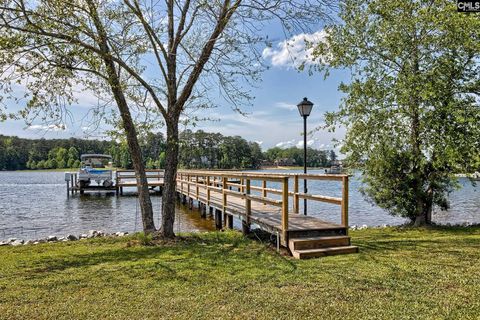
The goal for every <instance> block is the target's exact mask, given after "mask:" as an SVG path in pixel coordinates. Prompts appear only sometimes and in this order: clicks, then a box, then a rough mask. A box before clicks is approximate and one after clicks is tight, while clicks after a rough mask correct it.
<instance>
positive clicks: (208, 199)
mask: <svg viewBox="0 0 480 320" xmlns="http://www.w3.org/2000/svg"><path fill="white" fill-rule="evenodd" d="M206 182H207V205H208V206H209V207H210V176H206Z"/></svg>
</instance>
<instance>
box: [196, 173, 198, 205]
mask: <svg viewBox="0 0 480 320" xmlns="http://www.w3.org/2000/svg"><path fill="white" fill-rule="evenodd" d="M195 197H196V198H197V200H198V174H197V175H196V176H195Z"/></svg>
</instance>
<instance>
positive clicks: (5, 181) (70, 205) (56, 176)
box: [0, 170, 480, 240]
mask: <svg viewBox="0 0 480 320" xmlns="http://www.w3.org/2000/svg"><path fill="white" fill-rule="evenodd" d="M280 172H282V173H285V172H286V171H284V170H282V171H280ZM288 172H296V171H294V170H292V171H288ZM309 172H310V173H322V171H315V170H312V171H309ZM460 183H461V184H462V185H463V188H462V189H460V190H458V191H456V192H454V193H453V194H452V195H451V197H450V200H451V206H452V208H451V210H449V211H446V212H442V211H439V210H435V211H434V215H433V220H434V221H435V222H437V223H443V224H445V223H452V224H461V223H480V197H479V196H480V187H479V186H477V187H473V186H472V185H471V184H470V182H469V181H468V180H467V179H461V180H460ZM301 185H302V184H301ZM359 186H360V182H359V180H358V177H352V178H351V180H350V215H349V220H350V225H364V224H366V225H369V226H376V225H383V224H390V225H396V224H402V223H404V222H405V221H406V220H405V219H402V218H398V217H392V216H390V215H389V214H387V213H386V212H385V211H383V210H382V209H380V208H378V207H376V206H372V205H371V204H370V203H368V202H367V201H365V200H364V199H363V197H362V195H361V194H360V193H359V191H358V188H359ZM269 187H275V186H274V185H272V186H269ZM133 191H134V189H132V193H131V194H129V193H128V191H127V192H125V195H124V196H120V197H116V196H115V195H114V194H105V193H88V194H85V195H83V196H80V195H78V194H77V195H74V196H70V197H67V192H66V186H65V182H64V173H63V172H45V171H34V172H26V171H15V172H0V240H2V239H5V238H9V237H17V238H22V239H33V238H40V237H46V236H49V235H57V236H62V235H66V234H70V233H73V234H80V233H86V232H88V230H91V229H95V230H105V231H107V232H116V231H128V232H132V231H140V230H141V220H140V208H139V207H138V202H137V198H136V196H135V194H134V193H133ZM309 193H314V194H322V195H330V196H340V194H341V186H340V183H337V182H330V181H318V182H314V183H311V184H310V185H309ZM152 202H153V206H154V210H155V222H156V224H157V225H158V224H159V222H160V220H159V219H160V214H159V213H160V207H161V197H160V196H158V195H153V194H152ZM308 205H309V210H308V211H309V214H311V215H315V216H318V217H320V218H322V219H324V220H328V221H332V222H339V221H340V208H339V206H336V205H331V204H325V203H319V202H310V201H309V203H308ZM301 212H302V211H301ZM213 229H214V222H213V221H212V219H211V218H207V219H202V218H200V214H199V212H198V211H197V210H193V211H190V210H188V209H187V208H185V207H184V206H178V207H177V211H176V224H175V231H176V232H183V231H206V230H213Z"/></svg>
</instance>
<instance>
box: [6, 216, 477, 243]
mask: <svg viewBox="0 0 480 320" xmlns="http://www.w3.org/2000/svg"><path fill="white" fill-rule="evenodd" d="M402 226H405V225H389V224H383V225H379V226H368V225H366V224H364V225H361V226H360V225H352V226H350V227H349V229H350V230H365V229H381V228H390V227H402ZM434 226H437V227H460V228H462V227H463V228H468V227H477V226H480V224H477V223H471V222H464V223H462V224H451V223H447V224H442V225H434ZM128 234H129V233H128V232H114V233H108V232H104V231H101V230H90V231H88V233H82V234H80V235H78V236H76V235H74V234H69V235H66V236H64V237H57V236H48V237H47V238H41V239H37V240H26V241H25V240H22V239H17V238H9V239H7V240H3V241H0V247H2V246H21V245H35V244H39V243H48V242H68V241H78V240H83V239H91V238H100V237H124V236H126V235H128Z"/></svg>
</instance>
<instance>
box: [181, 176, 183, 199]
mask: <svg viewBox="0 0 480 320" xmlns="http://www.w3.org/2000/svg"><path fill="white" fill-rule="evenodd" d="M180 193H181V194H180V196H183V173H180Z"/></svg>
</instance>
